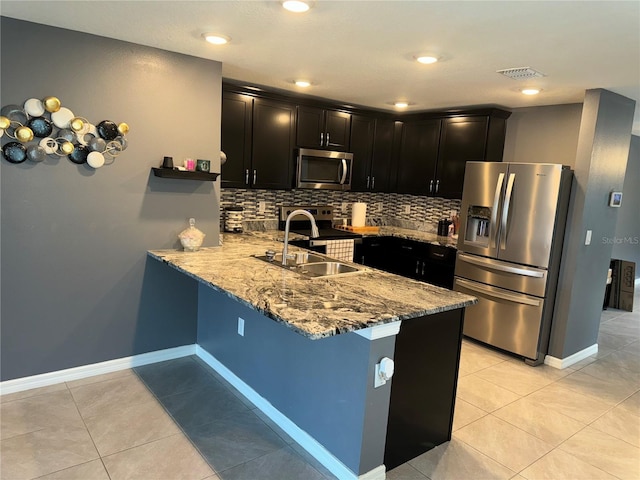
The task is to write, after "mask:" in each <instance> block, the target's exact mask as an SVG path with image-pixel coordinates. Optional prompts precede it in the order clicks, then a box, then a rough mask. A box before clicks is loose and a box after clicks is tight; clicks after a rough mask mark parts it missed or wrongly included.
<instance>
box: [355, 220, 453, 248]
mask: <svg viewBox="0 0 640 480" xmlns="http://www.w3.org/2000/svg"><path fill="white" fill-rule="evenodd" d="M363 236H365V237H370V236H374V237H398V238H407V239H409V240H416V241H418V242H424V243H432V244H435V245H442V246H445V247H450V248H457V244H458V236H457V235H456V236H454V237H441V236H440V235H436V234H435V233H431V232H423V231H420V230H410V229H408V228H401V227H392V226H388V225H382V226H380V231H379V232H378V233H365V234H363Z"/></svg>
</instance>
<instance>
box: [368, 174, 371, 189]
mask: <svg viewBox="0 0 640 480" xmlns="http://www.w3.org/2000/svg"><path fill="white" fill-rule="evenodd" d="M370 178H371V177H370V176H369V175H367V188H369V179H370Z"/></svg>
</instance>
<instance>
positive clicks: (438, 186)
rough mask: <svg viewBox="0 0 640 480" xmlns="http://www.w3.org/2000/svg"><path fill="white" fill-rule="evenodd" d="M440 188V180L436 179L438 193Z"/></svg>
mask: <svg viewBox="0 0 640 480" xmlns="http://www.w3.org/2000/svg"><path fill="white" fill-rule="evenodd" d="M439 188H440V180H436V193H438V189H439Z"/></svg>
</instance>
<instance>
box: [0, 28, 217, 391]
mask: <svg viewBox="0 0 640 480" xmlns="http://www.w3.org/2000/svg"><path fill="white" fill-rule="evenodd" d="M1 22H2V23H1V82H2V84H1V90H0V103H1V104H2V105H3V106H4V105H7V104H22V103H23V102H24V101H25V100H27V99H28V98H32V97H35V98H44V97H45V96H49V95H53V96H57V97H58V98H59V99H60V100H61V101H62V104H63V106H66V107H68V108H70V109H71V110H72V111H73V112H74V113H75V114H76V115H79V116H83V117H85V118H87V119H88V120H89V121H91V122H93V123H98V122H100V121H102V120H112V121H115V122H116V123H119V122H126V123H128V124H129V125H130V127H131V131H130V133H129V135H128V136H127V138H128V140H129V148H128V149H127V150H126V151H125V152H124V153H123V154H122V155H121V156H119V157H118V158H116V159H115V161H114V162H113V164H111V165H106V166H104V167H103V168H101V169H98V170H93V169H92V168H90V167H88V166H86V165H75V164H73V163H71V162H70V161H69V160H68V159H67V158H48V159H47V160H46V161H45V162H43V163H39V164H35V163H30V162H25V163H22V164H19V165H14V164H11V163H9V162H7V161H6V160H4V159H0V174H1V175H0V176H1V183H0V188H1V190H0V194H1V202H2V203H1V219H2V229H1V236H0V241H1V243H0V261H1V278H0V287H1V288H0V291H1V337H2V339H1V348H0V350H1V358H0V361H1V378H2V380H3V381H4V380H10V379H15V378H20V377H25V376H30V375H35V374H41V373H45V372H51V371H56V370H60V369H65V368H70V367H77V366H81V365H86V364H91V363H96V362H101V361H106V360H111V359H116V358H121V357H127V356H131V355H136V354H141V353H145V352H150V351H155V350H160V349H165V348H171V347H176V346H181V345H189V344H193V343H195V341H196V329H197V327H196V321H197V285H196V284H195V281H193V280H191V279H189V278H187V277H185V276H184V275H180V274H179V273H177V272H167V271H165V272H164V273H163V274H160V273H159V272H160V270H161V269H162V265H161V264H158V262H156V261H154V260H147V255H146V251H147V250H148V249H161V248H174V247H178V246H179V242H178V240H177V234H178V233H179V232H180V231H181V230H183V229H184V228H186V227H187V225H188V223H187V222H188V219H189V217H195V218H196V221H197V226H198V228H200V229H201V230H202V231H203V232H205V233H206V234H207V237H206V238H205V245H217V242H218V236H219V195H220V192H219V181H217V182H215V183H213V182H198V181H185V180H167V179H163V178H156V177H154V176H153V175H152V174H151V167H157V166H159V165H160V164H161V162H162V158H163V156H165V155H170V156H173V157H174V159H175V160H176V161H179V160H181V159H183V158H185V157H187V156H188V157H193V158H203V159H211V160H212V161H213V163H212V165H213V167H212V168H213V169H214V170H215V171H219V170H218V169H219V151H220V109H221V89H222V79H221V69H222V66H221V64H220V63H219V62H215V61H210V60H204V59H200V58H195V57H190V56H186V55H181V54H177V53H171V52H166V51H162V50H158V49H154V48H148V47H144V46H141V45H135V44H131V43H126V42H121V41H117V40H112V39H107V38H103V37H98V36H94V35H88V34H84V33H79V32H75V31H70V30H64V29H59V28H54V27H48V26H43V25H39V24H34V23H29V22H23V21H19V20H14V19H10V18H6V17H2V18H1ZM7 141H8V139H7V138H6V136H5V137H3V139H2V143H3V144H4V143H6V142H7ZM165 270H166V269H165Z"/></svg>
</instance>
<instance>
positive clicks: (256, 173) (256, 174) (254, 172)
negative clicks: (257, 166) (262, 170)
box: [253, 170, 258, 185]
mask: <svg viewBox="0 0 640 480" xmlns="http://www.w3.org/2000/svg"><path fill="white" fill-rule="evenodd" d="M257 179H258V171H257V170H254V171H253V184H254V185H255V184H256V180H257Z"/></svg>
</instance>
